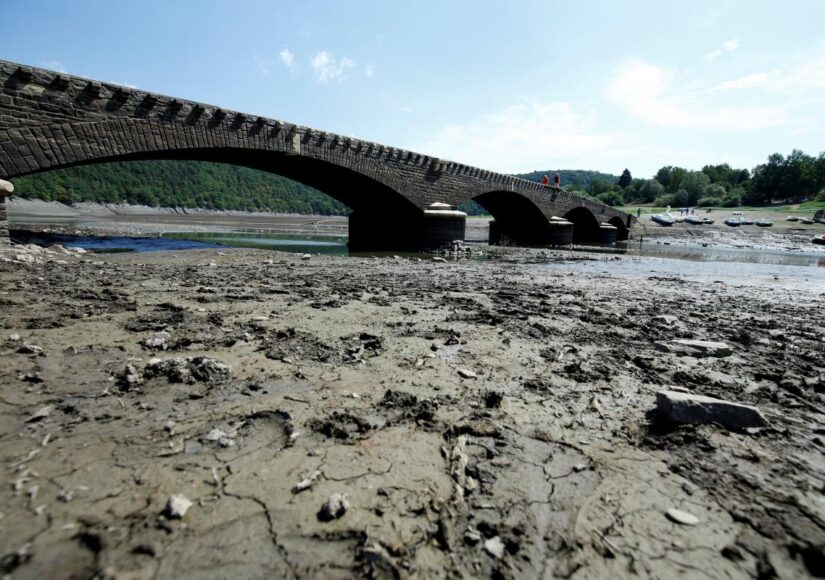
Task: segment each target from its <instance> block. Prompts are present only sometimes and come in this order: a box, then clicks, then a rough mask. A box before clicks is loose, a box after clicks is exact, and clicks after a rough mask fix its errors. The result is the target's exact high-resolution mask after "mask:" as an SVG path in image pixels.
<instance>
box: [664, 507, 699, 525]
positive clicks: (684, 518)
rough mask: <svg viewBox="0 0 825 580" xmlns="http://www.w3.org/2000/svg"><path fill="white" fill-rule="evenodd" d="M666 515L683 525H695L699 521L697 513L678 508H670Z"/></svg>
mask: <svg viewBox="0 0 825 580" xmlns="http://www.w3.org/2000/svg"><path fill="white" fill-rule="evenodd" d="M665 515H667V518H668V519H669V520H670V521H672V522H676V523H677V524H682V525H683V526H695V525H696V524H698V523H699V518H697V517H696V516H695V515H693V514H689V513H687V512H683V511H682V510H677V509H676V508H670V509H669V510H667V511H666V512H665Z"/></svg>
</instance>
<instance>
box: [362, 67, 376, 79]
mask: <svg viewBox="0 0 825 580" xmlns="http://www.w3.org/2000/svg"><path fill="white" fill-rule="evenodd" d="M364 74H365V75H367V76H368V77H371V76H372V75H374V74H375V66H373V65H371V64H368V65H367V66H366V68H365V69H364Z"/></svg>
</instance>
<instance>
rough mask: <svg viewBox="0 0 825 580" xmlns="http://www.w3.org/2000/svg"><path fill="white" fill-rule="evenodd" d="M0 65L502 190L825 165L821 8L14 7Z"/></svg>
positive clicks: (213, 3)
mask: <svg viewBox="0 0 825 580" xmlns="http://www.w3.org/2000/svg"><path fill="white" fill-rule="evenodd" d="M0 22H3V33H2V35H0V58H2V59H6V60H11V61H15V62H20V63H25V64H29V65H34V66H43V67H47V68H52V69H59V70H63V71H67V72H69V73H72V74H79V75H83V76H88V77H92V78H96V79H100V80H105V81H110V82H118V83H121V84H130V85H134V86H136V87H138V88H140V89H144V90H150V91H156V92H161V93H165V94H169V95H174V96H177V97H183V98H189V99H194V100H198V101H204V102H208V103H211V104H215V105H219V106H222V107H225V108H230V109H235V110H240V111H244V112H247V113H253V114H260V115H266V116H270V117H274V118H278V119H282V120H285V121H290V122H296V123H301V124H304V125H309V126H311V127H315V128H318V129H323V130H328V131H335V132H338V133H342V134H345V135H352V136H355V137H359V138H363V139H369V140H374V141H378V142H381V143H384V144H387V145H393V146H397V147H404V148H408V149H413V150H416V151H420V152H423V153H427V154H431V155H437V156H441V157H444V158H448V159H452V160H455V161H460V162H464V163H469V164H473V165H478V166H481V167H484V168H487V169H494V170H498V171H503V172H507V173H519V172H526V171H532V170H535V169H548V168H559V167H563V168H571V169H598V170H602V171H606V172H611V173H619V172H620V171H621V170H622V169H624V168H625V167H628V168H630V170H631V172H632V173H633V174H634V176H637V177H649V176H651V175H652V174H653V173H654V172H655V171H656V170H657V169H658V168H659V167H661V166H662V165H681V166H685V167H689V168H700V167H701V166H702V165H704V164H706V163H720V162H728V163H731V164H732V165H735V166H737V167H749V168H750V167H753V166H754V165H756V164H757V163H761V162H763V161H764V160H765V158H766V157H767V156H768V155H769V154H770V153H773V152H776V151H778V152H781V153H789V152H790V151H791V149H793V148H799V149H802V150H804V151H805V152H807V153H810V154H818V153H819V152H820V151H823V150H825V139H823V136H824V135H825V26H823V23H825V2H823V1H822V0H807V1H802V0H785V1H784V2H782V3H779V2H773V1H770V2H769V1H757V0H751V1H733V0H727V1H726V0H714V1H704V0H699V1H694V2H680V3H675V2H672V3H671V2H657V1H642V0H636V1H633V0H630V1H626V2H608V1H600V2H597V1H595V0H579V1H570V2H552V1H549V0H545V1H539V0H509V1H494V0H472V1H471V0H437V1H430V0H415V1H405V0H381V1H376V0H304V1H276V0H271V1H264V0H198V1H189V0H167V1H165V2H156V1H153V0H142V1H141V2H125V1H120V0H107V1H105V2H103V1H97V0H78V1H70V0H62V1H52V0H41V1H35V0H1V1H0Z"/></svg>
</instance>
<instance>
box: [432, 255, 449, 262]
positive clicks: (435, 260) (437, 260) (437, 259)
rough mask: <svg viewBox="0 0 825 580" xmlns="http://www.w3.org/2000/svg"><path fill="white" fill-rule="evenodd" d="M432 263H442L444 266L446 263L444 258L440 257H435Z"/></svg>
mask: <svg viewBox="0 0 825 580" xmlns="http://www.w3.org/2000/svg"><path fill="white" fill-rule="evenodd" d="M433 262H444V263H445V264H446V263H447V260H445V259H444V258H442V257H440V256H435V257H434V258H433Z"/></svg>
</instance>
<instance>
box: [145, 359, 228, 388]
mask: <svg viewBox="0 0 825 580" xmlns="http://www.w3.org/2000/svg"><path fill="white" fill-rule="evenodd" d="M231 373H232V368H231V367H230V366H229V365H225V364H223V363H222V362H219V361H217V360H215V359H212V358H208V357H204V356H196V357H175V358H168V359H159V358H153V359H151V360H149V362H148V363H146V367H145V368H144V369H143V377H144V378H147V379H151V378H152V377H156V376H165V377H166V378H168V379H169V381H170V382H173V383H189V384H191V383H194V382H195V381H202V382H209V383H219V382H223V381H225V380H226V379H228V378H229V375H230V374H231Z"/></svg>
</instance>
